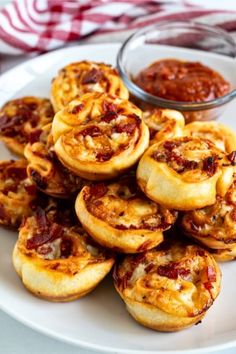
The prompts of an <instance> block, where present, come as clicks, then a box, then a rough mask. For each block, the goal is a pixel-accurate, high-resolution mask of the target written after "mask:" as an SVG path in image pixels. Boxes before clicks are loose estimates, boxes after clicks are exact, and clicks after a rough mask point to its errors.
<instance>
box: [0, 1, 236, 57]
mask: <svg viewBox="0 0 236 354" xmlns="http://www.w3.org/2000/svg"><path fill="white" fill-rule="evenodd" d="M162 20H195V21H198V22H202V23H207V24H213V25H218V26H220V27H222V28H224V29H227V30H229V31H231V32H232V31H233V32H234V31H236V12H232V11H222V10H207V9H204V8H201V7H199V6H195V5H191V3H189V2H186V1H184V0H182V1H181V0H159V1H158V0H149V1H145V0H119V1H113V0H92V1H91V0H90V1H89V0H66V1H63V0H15V1H13V2H11V3H9V4H8V5H6V6H5V7H4V8H3V9H2V10H1V11H0V53H6V54H21V53H25V52H45V51H49V50H52V49H55V48H57V47H61V46H63V45H65V43H67V42H69V41H76V40H81V39H85V38H86V39H87V38H88V36H91V35H94V36H93V41H94V39H95V41H98V40H99V41H100V42H102V41H103V42H104V41H108V40H109V41H115V40H116V41H118V40H122V39H124V38H125V37H126V36H127V35H128V34H130V33H131V32H132V31H134V30H136V29H138V28H140V27H142V26H144V25H147V24H151V23H156V22H158V21H162ZM235 33H236V32H235Z"/></svg>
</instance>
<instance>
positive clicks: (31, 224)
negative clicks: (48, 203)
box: [13, 208, 114, 301]
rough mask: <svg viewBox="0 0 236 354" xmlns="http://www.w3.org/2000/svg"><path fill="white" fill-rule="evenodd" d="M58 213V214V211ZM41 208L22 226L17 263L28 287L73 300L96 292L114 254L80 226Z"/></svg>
mask: <svg viewBox="0 0 236 354" xmlns="http://www.w3.org/2000/svg"><path fill="white" fill-rule="evenodd" d="M56 214H57V213H56ZM55 216H56V215H55V212H54V211H53V212H52V210H51V212H46V211H45V210H43V209H42V208H38V209H37V210H36V213H35V215H34V216H31V217H29V218H27V219H26V220H25V222H24V223H23V224H22V225H21V227H20V232H19V238H18V241H17V243H16V245H15V247H14V251H13V264H14V267H15V270H16V272H17V273H18V275H19V276H20V278H21V280H22V282H23V284H24V285H25V287H26V288H27V289H28V290H29V291H30V292H32V293H33V294H34V295H36V296H38V297H41V298H44V299H46V300H50V301H71V300H75V299H78V298H80V297H82V296H84V295H86V294H87V293H89V292H90V291H92V290H93V289H94V288H95V287H96V286H97V285H98V283H99V282H100V281H101V280H102V279H103V278H104V277H105V276H106V275H107V274H108V273H109V271H110V270H111V268H112V266H113V263H114V257H113V256H112V255H111V254H109V253H108V252H107V251H106V250H102V249H101V248H100V247H99V246H97V245H95V244H94V242H93V241H92V240H91V239H90V238H89V236H88V234H87V233H86V232H85V231H84V230H83V229H82V228H81V227H79V226H71V225H70V224H68V220H67V223H64V220H63V218H61V217H60V218H59V217H55Z"/></svg>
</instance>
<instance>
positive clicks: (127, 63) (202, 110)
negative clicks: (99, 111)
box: [117, 21, 236, 122]
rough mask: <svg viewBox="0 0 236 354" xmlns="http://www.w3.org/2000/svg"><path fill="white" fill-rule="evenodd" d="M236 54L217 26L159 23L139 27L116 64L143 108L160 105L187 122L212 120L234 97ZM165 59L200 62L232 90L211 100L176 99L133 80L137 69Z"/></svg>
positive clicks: (233, 43) (122, 48)
mask: <svg viewBox="0 0 236 354" xmlns="http://www.w3.org/2000/svg"><path fill="white" fill-rule="evenodd" d="M235 56H236V45H235V42H234V40H233V38H232V37H231V35H230V34H228V33H227V32H225V31H224V30H222V29H220V28H217V27H213V26H208V25H202V24H199V23H196V22H183V21H181V22H179V21H178V22H161V23H159V24H154V25H151V26H147V27H144V28H142V29H141V30H139V31H137V32H136V33H134V34H133V35H132V36H130V37H129V38H128V39H127V40H126V41H125V42H124V44H123V45H122V46H121V48H120V50H119V53H118V56H117V67H118V71H119V73H120V75H121V77H122V79H123V81H124V83H125V85H126V86H127V88H128V90H129V91H130V93H131V99H132V100H133V101H134V102H135V103H136V104H137V105H138V106H140V107H141V108H142V109H143V110H145V109H150V108H151V107H163V108H170V109H176V110H178V111H181V112H182V113H183V114H184V116H185V119H186V121H187V122H190V121H194V120H213V119H216V118H217V117H218V116H219V115H221V114H222V112H223V110H224V109H225V107H226V106H227V103H228V102H230V101H231V100H232V99H233V98H234V97H235V96H236V61H235ZM167 58H171V59H179V60H183V61H194V62H201V63H202V64H204V65H206V66H208V67H210V68H211V69H213V70H215V71H217V72H218V73H219V74H221V75H222V76H223V78H224V79H225V80H227V81H228V82H229V83H230V86H231V91H230V92H229V93H228V94H226V95H224V96H221V97H219V98H216V99H213V100H210V101H204V102H178V101H172V100H167V99H164V98H160V97H157V96H154V95H152V94H150V93H147V92H146V91H144V90H143V89H141V88H140V87H139V86H137V85H136V84H135V83H134V82H133V79H134V78H135V77H136V76H137V74H138V73H139V72H140V71H142V70H143V69H145V68H147V67H148V66H149V65H150V64H152V63H154V62H155V61H158V60H161V59H167Z"/></svg>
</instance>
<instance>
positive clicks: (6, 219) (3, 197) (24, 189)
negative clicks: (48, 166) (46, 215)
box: [0, 160, 37, 228]
mask: <svg viewBox="0 0 236 354" xmlns="http://www.w3.org/2000/svg"><path fill="white" fill-rule="evenodd" d="M26 168H27V162H26V160H18V161H13V160H11V161H1V162H0V224H2V225H5V226H8V227H13V228H17V227H18V226H19V225H20V223H21V220H22V218H23V217H24V216H29V215H30V214H31V213H32V203H33V201H34V200H36V198H37V190H36V188H35V186H34V185H33V184H32V182H31V181H30V180H29V179H28V177H27V173H26Z"/></svg>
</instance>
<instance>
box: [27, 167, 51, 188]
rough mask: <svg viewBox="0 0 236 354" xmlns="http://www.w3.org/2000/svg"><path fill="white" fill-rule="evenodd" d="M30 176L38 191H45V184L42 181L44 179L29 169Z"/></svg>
mask: <svg viewBox="0 0 236 354" xmlns="http://www.w3.org/2000/svg"><path fill="white" fill-rule="evenodd" d="M30 176H31V178H32V180H33V182H34V183H35V184H36V186H37V187H38V188H39V189H43V190H44V189H46V188H47V182H46V181H45V180H44V178H43V177H42V176H41V175H40V174H39V173H38V171H36V170H34V169H31V171H30Z"/></svg>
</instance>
